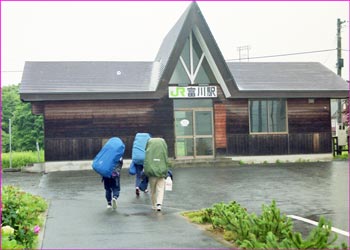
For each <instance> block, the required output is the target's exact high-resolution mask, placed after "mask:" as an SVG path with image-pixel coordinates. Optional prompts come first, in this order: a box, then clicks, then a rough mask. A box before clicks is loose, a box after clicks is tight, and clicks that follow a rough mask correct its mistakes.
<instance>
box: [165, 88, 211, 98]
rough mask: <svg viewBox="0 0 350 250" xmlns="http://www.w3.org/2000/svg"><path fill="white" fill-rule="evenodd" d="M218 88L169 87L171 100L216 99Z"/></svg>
mask: <svg viewBox="0 0 350 250" xmlns="http://www.w3.org/2000/svg"><path fill="white" fill-rule="evenodd" d="M214 97H217V89H216V86H193V87H192V86H189V87H169V98H214Z"/></svg>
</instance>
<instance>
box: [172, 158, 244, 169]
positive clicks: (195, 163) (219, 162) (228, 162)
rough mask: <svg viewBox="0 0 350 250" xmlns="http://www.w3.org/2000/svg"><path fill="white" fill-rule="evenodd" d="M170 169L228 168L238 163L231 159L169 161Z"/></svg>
mask: <svg viewBox="0 0 350 250" xmlns="http://www.w3.org/2000/svg"><path fill="white" fill-rule="evenodd" d="M171 164H172V167H174V168H177V167H199V166H200V167H228V166H238V165H239V161H235V160H232V158H231V157H230V158H227V157H225V158H216V159H214V158H210V159H203V158H202V159H201V158H199V159H174V160H171Z"/></svg>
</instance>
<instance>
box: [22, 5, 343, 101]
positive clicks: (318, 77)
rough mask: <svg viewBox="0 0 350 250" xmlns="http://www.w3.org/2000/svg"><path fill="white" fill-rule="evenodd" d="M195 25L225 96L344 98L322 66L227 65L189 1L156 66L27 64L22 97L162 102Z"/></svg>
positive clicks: (338, 84) (338, 81)
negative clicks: (215, 69)
mask: <svg viewBox="0 0 350 250" xmlns="http://www.w3.org/2000/svg"><path fill="white" fill-rule="evenodd" d="M194 27H196V28H198V30H199V31H200V33H201V35H202V36H203V39H204V41H205V43H206V45H207V47H208V49H209V52H210V54H211V55H212V58H213V60H214V61H215V62H214V63H215V64H216V66H217V68H218V70H219V74H221V76H222V79H223V81H224V83H222V82H221V83H219V84H221V87H225V88H226V89H227V90H228V93H227V97H228V98H259V97H260V98H264V97H266V98H271V97H280V98H282V97H283V98H299V97H303V98H304V97H305V98H313V97H326V98H346V97H348V84H347V82H346V81H344V80H343V79H342V78H340V77H339V76H337V75H336V74H335V73H333V72H332V71H331V70H329V69H327V68H326V67H324V66H323V65H321V64H320V63H312V62H300V63H294V62H293V63H292V62H291V63H290V62H279V63H276V62H273V63H272V62H271V63H269V62H268V63H255V62H246V63H241V62H239V63H233V62H225V60H224V57H223V56H222V54H221V51H220V49H219V47H218V45H217V43H216V41H215V39H214V37H213V35H212V33H211V31H210V29H209V26H208V24H207V23H206V21H205V19H204V17H203V15H202V13H201V11H200V9H199V7H198V5H197V3H196V2H192V3H191V4H190V6H189V7H188V8H187V9H186V11H185V12H184V13H183V15H182V16H181V17H180V19H179V20H178V21H177V22H176V24H175V25H174V27H173V28H172V29H171V30H170V31H169V33H168V34H167V36H166V37H165V38H164V40H163V43H162V45H161V47H160V49H159V51H158V54H157V56H156V58H155V61H154V62H26V64H25V67H24V72H23V76H22V82H21V86H20V95H21V99H22V100H24V101H45V100H99V99H154V98H155V99H157V98H161V97H162V96H163V95H164V94H166V91H167V84H168V82H169V80H170V78H171V75H172V73H173V70H174V69H175V66H176V63H177V61H178V59H179V56H180V54H181V52H182V49H183V47H184V44H185V41H186V39H187V37H188V36H189V34H190V32H191V31H192V29H193V28H194ZM118 72H119V73H118ZM222 84H224V85H225V86H222Z"/></svg>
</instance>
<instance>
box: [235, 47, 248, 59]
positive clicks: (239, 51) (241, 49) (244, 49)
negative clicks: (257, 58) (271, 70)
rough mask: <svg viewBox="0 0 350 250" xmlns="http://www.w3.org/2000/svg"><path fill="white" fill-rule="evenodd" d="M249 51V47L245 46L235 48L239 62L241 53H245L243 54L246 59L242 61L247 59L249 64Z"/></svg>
mask: <svg viewBox="0 0 350 250" xmlns="http://www.w3.org/2000/svg"><path fill="white" fill-rule="evenodd" d="M250 49H251V47H250V46H249V45H245V46H239V47H237V51H238V55H239V61H241V59H242V53H241V51H246V53H245V54H244V55H245V56H246V57H245V58H243V59H247V60H248V62H249V50H250Z"/></svg>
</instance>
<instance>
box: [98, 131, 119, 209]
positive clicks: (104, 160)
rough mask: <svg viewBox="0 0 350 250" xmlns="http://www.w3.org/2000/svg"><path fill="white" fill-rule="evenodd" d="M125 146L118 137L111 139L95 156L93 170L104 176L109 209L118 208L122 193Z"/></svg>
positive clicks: (103, 180)
mask: <svg viewBox="0 0 350 250" xmlns="http://www.w3.org/2000/svg"><path fill="white" fill-rule="evenodd" d="M124 152H125V144H124V143H123V141H122V140H121V139H120V138H118V137H112V138H110V139H109V140H108V141H107V142H106V144H105V145H104V146H103V147H102V149H101V150H100V152H98V154H97V155H96V156H95V158H94V160H93V162H92V168H93V169H94V170H95V171H96V172H97V173H98V174H100V175H101V176H102V182H103V184H104V188H105V197H106V200H107V208H112V207H113V208H114V209H116V208H117V199H118V197H119V192H120V171H121V169H122V167H123V155H124Z"/></svg>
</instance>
